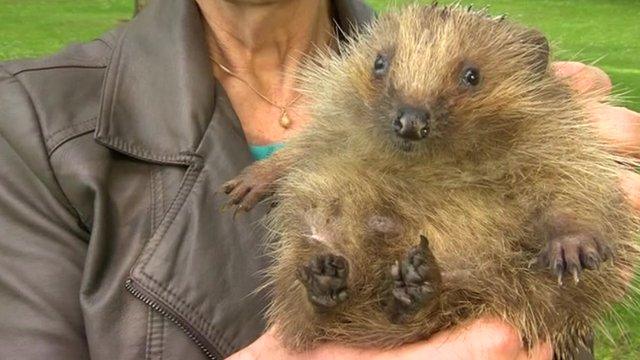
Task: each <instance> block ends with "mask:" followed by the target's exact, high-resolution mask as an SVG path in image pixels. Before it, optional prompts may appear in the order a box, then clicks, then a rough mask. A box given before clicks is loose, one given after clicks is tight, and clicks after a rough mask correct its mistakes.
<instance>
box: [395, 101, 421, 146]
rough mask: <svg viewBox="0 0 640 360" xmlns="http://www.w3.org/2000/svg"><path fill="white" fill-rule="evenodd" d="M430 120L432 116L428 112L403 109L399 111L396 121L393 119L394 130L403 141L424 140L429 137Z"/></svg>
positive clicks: (408, 108)
mask: <svg viewBox="0 0 640 360" xmlns="http://www.w3.org/2000/svg"><path fill="white" fill-rule="evenodd" d="M430 119H431V114H430V113H429V111H428V110H424V109H417V108H413V107H403V108H401V109H399V110H398V112H397V114H396V117H395V119H393V124H392V125H393V130H394V131H395V132H396V134H397V135H398V136H399V137H401V138H403V139H407V140H420V139H424V138H425V137H427V135H429V120H430Z"/></svg>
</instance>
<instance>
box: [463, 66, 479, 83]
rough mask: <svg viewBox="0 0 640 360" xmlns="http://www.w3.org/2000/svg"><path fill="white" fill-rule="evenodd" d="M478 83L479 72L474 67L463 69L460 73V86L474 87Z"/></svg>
mask: <svg viewBox="0 0 640 360" xmlns="http://www.w3.org/2000/svg"><path fill="white" fill-rule="evenodd" d="M479 83H480V71H479V70H478V69H476V68H474V67H468V68H465V69H464V70H463V71H462V84H464V85H465V86H476V85H478V84H479Z"/></svg>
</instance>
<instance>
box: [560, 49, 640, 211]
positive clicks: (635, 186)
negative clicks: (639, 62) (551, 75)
mask: <svg viewBox="0 0 640 360" xmlns="http://www.w3.org/2000/svg"><path fill="white" fill-rule="evenodd" d="M552 67H553V70H554V71H555V73H556V75H557V76H558V77H560V78H563V79H565V80H566V81H567V83H568V84H569V85H570V86H571V87H572V88H574V89H575V90H576V91H578V92H579V93H585V92H590V91H594V90H595V91H598V90H599V91H602V92H603V93H604V94H608V93H609V92H610V91H611V80H610V79H609V77H608V76H607V74H605V73H604V71H602V70H600V69H598V68H596V67H593V66H588V65H585V64H582V63H579V62H570V61H559V62H555V63H553V65H552ZM592 108H593V123H594V125H595V126H596V128H597V129H598V130H599V132H600V134H601V135H602V137H603V138H604V139H605V140H607V141H609V142H610V143H611V144H612V145H613V148H614V150H615V151H616V152H618V153H620V154H623V155H627V156H633V157H636V158H640V114H638V113H637V112H634V111H631V110H629V109H627V108H623V107H618V106H610V105H606V104H602V103H594V104H593V106H592ZM621 185H622V188H623V189H624V191H625V192H626V193H627V196H628V198H629V201H630V202H631V204H632V205H633V207H634V208H635V209H637V210H640V175H639V174H638V173H636V172H634V171H625V172H624V173H622V174H621Z"/></svg>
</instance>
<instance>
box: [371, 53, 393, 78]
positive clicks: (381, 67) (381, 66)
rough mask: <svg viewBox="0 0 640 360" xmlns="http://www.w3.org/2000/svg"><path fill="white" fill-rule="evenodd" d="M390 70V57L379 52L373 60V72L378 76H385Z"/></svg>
mask: <svg viewBox="0 0 640 360" xmlns="http://www.w3.org/2000/svg"><path fill="white" fill-rule="evenodd" d="M388 70H389V59H387V57H386V56H384V55H382V54H378V56H377V57H376V61H374V62H373V74H374V75H375V76H377V77H381V76H384V75H385V74H386V73H387V71H388Z"/></svg>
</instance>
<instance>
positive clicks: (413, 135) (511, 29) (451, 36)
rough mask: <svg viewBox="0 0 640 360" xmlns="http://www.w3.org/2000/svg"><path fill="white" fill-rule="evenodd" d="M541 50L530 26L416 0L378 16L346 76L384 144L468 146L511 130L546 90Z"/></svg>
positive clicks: (545, 61) (541, 44)
mask: <svg viewBox="0 0 640 360" xmlns="http://www.w3.org/2000/svg"><path fill="white" fill-rule="evenodd" d="M548 58H549V55H548V46H547V42H546V40H545V39H544V37H543V36H542V35H540V33H538V32H537V31H534V30H530V29H526V28H523V27H520V26H517V25H515V24H511V23H508V22H505V21H502V20H499V19H491V18H489V17H487V16H486V14H484V13H478V12H471V11H467V10H464V9H461V8H458V7H453V8H451V7H447V8H440V7H426V8H424V7H417V6H414V7H409V8H407V9H405V10H402V11H400V12H399V13H391V14H389V15H387V16H385V17H383V18H381V19H379V20H378V21H377V22H376V24H375V25H374V26H373V27H372V29H371V31H370V32H369V33H368V34H367V35H366V36H365V37H364V38H363V41H361V42H360V44H359V45H356V47H355V48H354V51H353V52H352V56H351V57H350V58H349V57H348V58H347V59H346V60H345V61H347V62H350V64H346V66H353V67H355V68H356V69H358V70H356V71H353V72H352V73H351V76H352V77H351V78H350V79H349V81H351V82H352V84H355V85H354V86H353V90H355V91H354V93H356V94H357V96H358V97H359V99H360V100H361V101H362V102H363V105H364V106H361V108H362V109H364V110H363V111H364V112H365V114H364V116H363V117H364V118H365V119H368V120H369V121H371V126H372V128H374V129H375V130H376V131H377V133H378V134H380V135H381V137H382V138H383V139H384V140H383V141H386V142H387V143H388V144H389V145H391V147H392V148H395V149H400V150H402V151H403V152H420V151H430V150H433V149H438V148H440V149H442V148H447V149H452V148H458V149H459V148H465V149H466V150H467V151H468V150H469V149H471V148H473V147H474V146H475V145H477V144H478V143H479V142H486V140H487V139H490V138H491V137H492V136H496V135H497V134H496V132H505V131H512V132H513V131H516V130H517V129H515V128H514V127H516V126H517V124H518V121H517V119H518V118H521V117H522V116H521V115H522V114H523V113H524V112H526V111H527V109H530V108H531V106H532V105H531V104H532V103H534V102H535V101H539V98H540V96H539V95H540V93H541V91H544V86H545V81H546V80H545V78H548V77H549V76H548V74H547V67H548V66H547V65H548ZM363 75H364V76H366V78H365V83H366V84H364V85H363V84H362V82H363ZM356 77H358V78H356Z"/></svg>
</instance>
